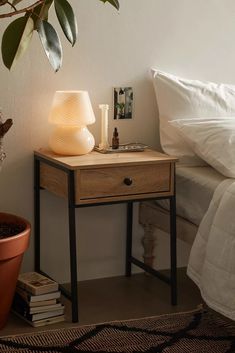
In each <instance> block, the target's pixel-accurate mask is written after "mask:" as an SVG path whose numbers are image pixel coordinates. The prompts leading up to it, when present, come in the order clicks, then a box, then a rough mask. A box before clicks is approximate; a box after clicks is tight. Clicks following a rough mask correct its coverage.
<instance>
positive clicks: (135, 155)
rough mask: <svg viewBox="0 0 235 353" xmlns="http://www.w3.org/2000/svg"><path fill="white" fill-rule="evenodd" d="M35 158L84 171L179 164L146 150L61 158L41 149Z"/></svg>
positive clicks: (171, 158)
mask: <svg viewBox="0 0 235 353" xmlns="http://www.w3.org/2000/svg"><path fill="white" fill-rule="evenodd" d="M34 154H35V156H38V157H40V158H43V159H46V160H48V161H51V162H53V163H55V164H58V165H61V166H63V167H65V168H67V169H72V170H74V169H84V168H94V167H97V168H99V167H108V166H125V165H130V164H132V165H139V164H156V163H167V162H168V163H169V162H177V160H178V159H177V158H176V157H172V156H168V155H166V154H164V153H161V152H158V151H154V150H150V149H146V150H145V151H143V152H123V153H107V154H103V153H99V152H95V151H92V152H90V153H88V154H85V155H81V156H60V155H57V154H55V153H53V152H52V151H50V150H46V149H39V150H38V151H35V152H34Z"/></svg>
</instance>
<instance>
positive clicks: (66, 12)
mask: <svg viewBox="0 0 235 353" xmlns="http://www.w3.org/2000/svg"><path fill="white" fill-rule="evenodd" d="M54 5H55V11H56V16H57V18H58V20H59V23H60V26H61V28H62V30H63V32H64V34H65V36H66V38H67V39H68V41H69V42H70V43H71V44H72V46H74V44H75V42H76V40H77V34H78V28H77V20H76V17H75V15H74V12H73V9H72V7H71V5H70V4H69V3H68V1H67V0H55V1H54Z"/></svg>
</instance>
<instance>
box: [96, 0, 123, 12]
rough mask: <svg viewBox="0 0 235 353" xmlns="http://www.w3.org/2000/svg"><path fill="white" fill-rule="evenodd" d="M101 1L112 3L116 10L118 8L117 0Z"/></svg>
mask: <svg viewBox="0 0 235 353" xmlns="http://www.w3.org/2000/svg"><path fill="white" fill-rule="evenodd" d="M100 1H102V2H103V3H106V2H109V3H110V4H111V5H113V6H114V7H115V8H116V9H117V10H119V7H120V5H119V1H118V0H100Z"/></svg>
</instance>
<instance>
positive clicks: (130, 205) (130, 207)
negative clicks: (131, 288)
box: [126, 202, 133, 277]
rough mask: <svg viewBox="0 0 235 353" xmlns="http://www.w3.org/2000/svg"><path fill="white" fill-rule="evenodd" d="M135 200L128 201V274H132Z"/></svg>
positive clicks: (128, 275)
mask: <svg viewBox="0 0 235 353" xmlns="http://www.w3.org/2000/svg"><path fill="white" fill-rule="evenodd" d="M132 225H133V202H127V228H126V276H127V277H130V276H131V256H132Z"/></svg>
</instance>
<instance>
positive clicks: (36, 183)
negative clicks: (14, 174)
mask: <svg viewBox="0 0 235 353" xmlns="http://www.w3.org/2000/svg"><path fill="white" fill-rule="evenodd" d="M34 268H35V271H36V272H40V161H39V160H38V159H37V158H36V157H34Z"/></svg>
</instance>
